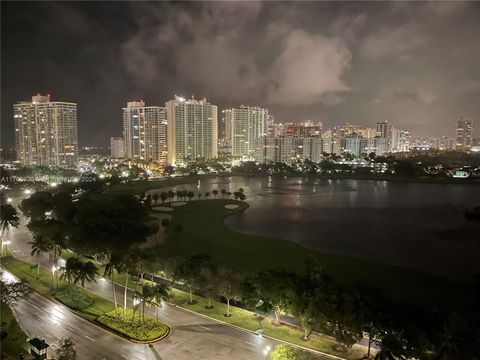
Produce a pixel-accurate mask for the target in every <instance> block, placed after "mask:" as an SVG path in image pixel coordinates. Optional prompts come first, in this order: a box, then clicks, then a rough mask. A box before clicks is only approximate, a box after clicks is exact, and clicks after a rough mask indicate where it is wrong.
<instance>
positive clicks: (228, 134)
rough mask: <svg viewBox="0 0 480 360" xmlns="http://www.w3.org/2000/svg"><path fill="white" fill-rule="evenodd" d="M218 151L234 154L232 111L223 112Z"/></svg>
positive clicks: (219, 129)
mask: <svg viewBox="0 0 480 360" xmlns="http://www.w3.org/2000/svg"><path fill="white" fill-rule="evenodd" d="M218 132H219V139H218V151H219V152H221V153H224V154H231V153H232V110H231V109H225V110H222V119H221V123H220V124H219V128H218Z"/></svg>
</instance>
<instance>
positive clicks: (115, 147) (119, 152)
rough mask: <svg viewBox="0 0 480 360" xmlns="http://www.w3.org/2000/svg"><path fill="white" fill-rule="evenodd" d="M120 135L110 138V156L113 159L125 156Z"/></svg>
mask: <svg viewBox="0 0 480 360" xmlns="http://www.w3.org/2000/svg"><path fill="white" fill-rule="evenodd" d="M123 145H124V143H123V138H122V137H111V138H110V156H111V157H112V158H113V159H122V158H123V157H124V156H125V152H124V148H123Z"/></svg>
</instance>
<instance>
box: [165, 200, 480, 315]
mask: <svg viewBox="0 0 480 360" xmlns="http://www.w3.org/2000/svg"><path fill="white" fill-rule="evenodd" d="M226 204H238V205H240V208H239V209H236V210H227V209H225V207H224V206H225V205H226ZM246 206H247V205H246V204H245V203H243V202H239V201H235V200H223V199H218V200H213V199H212V200H201V201H198V200H197V201H190V202H188V204H186V205H184V206H178V207H175V208H174V211H173V212H169V214H171V215H173V219H172V223H171V225H170V226H169V230H168V232H169V239H170V240H169V242H168V244H167V246H168V248H169V250H170V251H172V252H173V253H174V254H178V255H180V256H191V255H196V254H209V255H211V257H212V259H213V260H214V261H215V262H216V263H217V264H218V265H223V266H228V267H231V268H234V269H237V270H240V271H244V272H247V273H248V272H256V271H259V270H263V269H269V268H283V269H286V270H290V271H293V272H297V273H302V272H303V271H304V264H305V259H306V258H308V257H315V258H316V259H318V261H319V263H320V264H321V266H322V267H323V269H324V270H325V271H326V272H327V273H328V274H330V275H331V276H332V277H333V278H335V279H336V280H338V281H340V282H341V283H344V284H354V283H366V284H370V285H371V286H375V287H379V288H381V289H383V290H384V291H385V293H386V294H387V295H389V296H390V297H391V298H392V299H393V300H395V301H397V302H398V303H400V304H413V305H415V304H418V303H422V304H425V305H426V306H429V305H430V306H439V307H445V308H451V307H453V308H455V309H457V310H458V309H463V308H464V307H465V306H470V303H469V301H470V299H472V291H473V289H472V288H471V287H470V286H469V285H465V284H461V283H456V282H453V281H449V280H446V279H444V278H441V277H436V276H434V275H430V274H427V273H422V272H418V271H414V270H409V269H406V268H401V267H396V266H391V265H387V264H382V263H378V262H373V261H367V260H361V259H355V258H350V257H344V256H338V255H333V254H324V253H319V252H315V251H312V250H309V249H307V248H304V247H302V246H300V245H297V244H295V243H294V242H290V241H286V240H281V239H276V238H271V237H263V236H255V235H248V234H242V233H239V232H235V231H233V230H230V229H229V228H228V227H227V226H226V225H225V224H224V218H225V217H226V216H228V215H230V214H234V213H235V212H237V211H239V210H244V209H245V207H246ZM247 211H248V210H247ZM177 225H181V228H182V230H181V232H180V233H178V232H177V231H175V230H174V229H175V227H176V226H177ZM279 226H282V225H281V224H279Z"/></svg>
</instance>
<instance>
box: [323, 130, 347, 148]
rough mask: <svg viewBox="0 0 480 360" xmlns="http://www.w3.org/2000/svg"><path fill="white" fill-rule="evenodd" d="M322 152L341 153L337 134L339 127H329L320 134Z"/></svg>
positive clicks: (339, 139) (340, 144)
mask: <svg viewBox="0 0 480 360" xmlns="http://www.w3.org/2000/svg"><path fill="white" fill-rule="evenodd" d="M322 140H323V142H322V144H323V145H322V146H323V150H322V151H323V152H324V153H327V154H335V155H341V154H342V143H341V138H340V135H339V127H337V126H336V127H334V128H333V129H329V130H327V131H325V132H324V133H323V134H322Z"/></svg>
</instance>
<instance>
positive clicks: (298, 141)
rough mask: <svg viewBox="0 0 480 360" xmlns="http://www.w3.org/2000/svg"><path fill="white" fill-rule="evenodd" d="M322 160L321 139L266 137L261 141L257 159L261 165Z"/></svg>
mask: <svg viewBox="0 0 480 360" xmlns="http://www.w3.org/2000/svg"><path fill="white" fill-rule="evenodd" d="M321 158H322V139H321V138H320V137H298V136H288V135H286V136H276V137H274V136H265V137H262V138H260V139H259V141H258V144H257V151H256V153H255V159H256V160H257V161H259V162H261V163H270V162H282V163H285V164H293V163H298V162H303V161H305V160H310V161H313V162H319V161H320V160H321Z"/></svg>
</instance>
